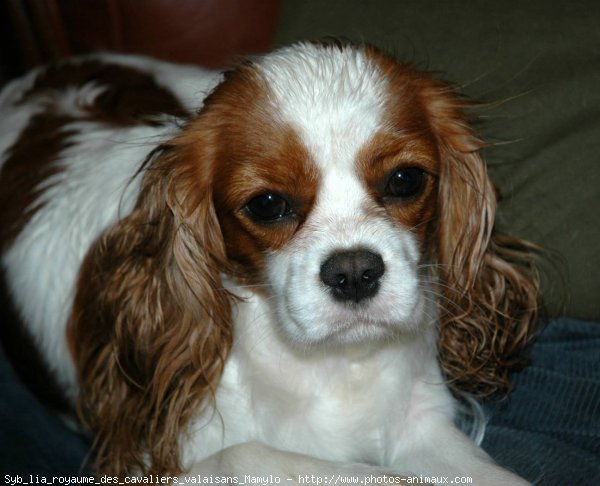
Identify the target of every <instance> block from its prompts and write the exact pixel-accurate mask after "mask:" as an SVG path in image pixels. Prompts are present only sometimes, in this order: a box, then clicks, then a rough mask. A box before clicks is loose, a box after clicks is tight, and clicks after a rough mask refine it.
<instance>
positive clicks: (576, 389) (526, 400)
mask: <svg viewBox="0 0 600 486" xmlns="http://www.w3.org/2000/svg"><path fill="white" fill-rule="evenodd" d="M513 383H514V387H515V388H514V391H513V393H512V394H511V397H510V400H509V401H507V402H505V403H502V404H501V405H496V406H495V407H489V408H488V412H489V413H490V414H491V419H490V422H489V424H488V427H487V429H486V435H485V438H484V441H483V448H484V449H486V450H487V451H488V453H489V454H490V455H491V456H492V457H494V458H495V459H496V461H498V462H499V463H500V464H502V465H504V466H507V467H509V468H510V469H512V470H513V471H515V472H517V473H518V474H520V475H521V476H523V477H524V478H526V479H528V480H530V481H533V482H535V483H537V484H544V485H566V484H579V485H587V484H589V485H600V323H594V322H584V321H577V320H573V319H564V318H563V319H557V320H555V321H552V322H551V323H550V324H549V325H548V326H547V327H546V329H545V330H544V331H543V332H542V333H541V335H540V336H539V338H538V339H537V341H536V344H535V346H534V348H533V356H532V364H531V366H529V367H527V368H525V370H523V371H522V372H521V373H518V374H515V375H514V376H513Z"/></svg>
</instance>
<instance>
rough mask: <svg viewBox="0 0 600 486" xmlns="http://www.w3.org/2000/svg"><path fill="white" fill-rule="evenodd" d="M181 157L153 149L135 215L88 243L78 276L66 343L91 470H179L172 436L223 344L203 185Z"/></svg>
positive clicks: (201, 400) (209, 384) (175, 151)
mask: <svg viewBox="0 0 600 486" xmlns="http://www.w3.org/2000/svg"><path fill="white" fill-rule="evenodd" d="M182 150H183V149H182V147H180V146H176V145H175V146H170V147H162V148H161V149H160V151H159V152H158V156H154V158H153V159H152V160H150V161H149V162H150V165H149V167H148V168H147V169H146V171H145V174H144V178H143V182H142V187H141V193H140V195H139V199H138V202H137V205H136V207H135V209H134V211H133V212H132V213H131V214H130V215H129V216H128V217H126V218H125V219H123V220H122V221H120V222H118V223H116V224H115V225H114V226H112V227H111V228H109V229H108V230H107V231H106V233H105V234H103V235H102V236H101V238H100V239H99V240H98V241H97V242H96V243H95V244H94V246H93V247H92V249H91V250H90V252H89V253H88V255H87V257H86V259H85V261H84V264H83V267H82V271H81V273H80V277H79V285H78V289H79V292H78V293H77V295H76V298H75V304H74V310H73V314H72V317H71V321H70V325H69V333H70V336H69V337H70V342H71V343H72V352H73V355H74V358H75V362H76V367H77V370H78V373H79V382H80V387H81V388H80V394H79V402H78V411H79V414H80V416H81V418H82V420H83V422H84V423H85V424H86V425H87V426H88V427H89V429H91V430H92V431H93V433H94V435H95V436H96V437H97V442H96V452H97V468H98V471H99V472H100V473H106V474H114V475H125V474H131V473H133V472H138V473H139V472H144V473H156V474H164V473H166V472H169V473H171V474H176V473H177V472H178V471H180V466H181V465H180V460H179V452H178V437H179V436H180V434H181V433H182V429H183V428H184V427H185V426H186V424H187V423H188V421H189V419H190V418H191V417H192V414H194V413H195V412H197V411H198V409H199V408H200V407H202V406H203V405H204V404H205V403H206V401H207V400H209V399H210V397H211V395H212V393H213V391H214V389H215V387H216V383H217V381H218V379H219V378H220V376H221V372H222V368H223V365H224V361H225V358H226V356H227V354H228V352H229V349H230V347H231V342H232V329H231V324H230V302H229V299H230V297H231V295H230V294H228V293H227V292H226V291H224V290H222V289H223V285H222V283H221V279H220V270H222V269H223V268H225V267H226V265H227V262H226V256H225V248H224V244H223V240H222V236H221V233H220V228H219V224H218V221H217V217H216V215H215V212H214V208H213V205H212V195H211V191H210V184H209V183H208V181H207V178H208V176H207V175H206V174H199V173H198V171H199V169H198V167H197V166H196V165H192V163H191V162H186V157H185V156H184V155H183V154H182ZM189 159H190V157H189V156H188V157H187V160H189ZM191 159H192V160H195V157H192V158H191ZM205 172H206V170H205ZM202 181H204V184H203V182H202ZM149 464H151V465H152V466H151V467H149Z"/></svg>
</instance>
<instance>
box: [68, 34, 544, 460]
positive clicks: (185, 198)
mask: <svg viewBox="0 0 600 486" xmlns="http://www.w3.org/2000/svg"><path fill="white" fill-rule="evenodd" d="M464 107H465V103H464V101H462V100H461V99H460V98H459V97H457V96H456V95H455V94H454V92H453V90H452V89H451V87H450V86H449V85H448V84H447V83H445V82H442V81H439V80H437V79H435V78H433V77H432V76H430V75H428V74H425V73H421V72H418V71H416V70H415V69H413V68H412V67H410V66H408V65H403V64H398V63H397V62H396V61H394V60H393V59H392V58H390V57H388V56H386V55H384V54H382V53H381V52H379V51H377V50H375V49H373V48H369V47H354V46H326V45H319V44H297V45H295V46H292V47H289V48H284V49H281V50H279V51H276V52H274V53H273V54H270V55H267V56H265V57H263V58H259V59H256V60H255V61H252V62H249V63H247V64H244V65H242V66H240V67H239V68H237V69H236V70H234V71H232V72H230V73H228V74H226V76H225V78H224V80H223V82H222V83H221V84H220V85H219V86H218V87H217V88H216V89H215V90H214V92H213V93H212V94H211V95H210V96H209V97H208V98H207V99H206V100H205V103H204V106H203V108H202V109H201V111H200V112H199V114H198V115H197V116H195V117H194V118H193V119H191V120H189V121H188V122H187V124H186V125H185V126H184V128H183V130H182V132H181V133H180V135H179V136H178V137H177V138H175V139H174V140H172V141H171V142H169V143H167V144H165V145H164V146H163V147H161V148H160V150H158V151H157V152H156V153H155V154H154V156H153V157H152V158H151V159H149V161H148V170H147V171H146V172H145V175H144V181H143V184H142V190H141V194H140V197H139V201H138V204H137V207H136V209H135V210H134V211H133V213H132V214H131V215H130V216H128V217H127V218H125V219H124V220H123V221H121V222H119V223H118V224H116V225H115V226H114V227H112V228H110V229H109V230H108V231H107V232H106V234H105V235H104V236H103V237H102V239H101V240H100V241H99V242H98V244H97V245H96V246H95V247H94V249H93V250H92V251H91V252H90V254H89V255H88V257H87V260H86V263H85V266H84V270H83V272H82V277H81V281H80V288H83V289H85V290H81V291H80V292H79V294H78V298H77V300H76V304H75V310H74V314H73V321H72V325H71V330H72V341H73V342H77V343H78V344H77V347H78V350H76V351H75V355H76V361H77V363H78V367H79V372H80V377H81V382H82V394H81V396H82V407H83V409H84V414H86V415H88V417H91V419H90V420H89V423H90V425H91V427H92V428H94V429H95V430H97V431H99V432H100V434H99V435H100V441H101V446H102V447H101V454H100V457H101V459H106V461H107V462H111V467H114V466H112V464H114V462H115V461H117V463H118V464H122V467H120V469H121V470H126V469H127V468H129V467H131V464H135V463H138V464H139V465H141V466H142V467H143V465H144V459H143V450H147V451H150V455H151V456H152V459H153V461H154V467H155V468H156V469H158V470H173V469H174V468H175V465H176V460H177V456H176V455H173V451H171V450H169V449H168V447H167V445H170V446H173V444H174V443H175V442H176V438H177V435H176V433H177V431H178V430H179V429H180V428H181V427H182V426H183V425H185V423H186V422H187V420H188V419H189V418H190V416H191V415H192V414H193V413H194V412H195V411H196V410H197V408H198V406H200V405H201V404H202V402H203V401H204V400H205V399H206V397H207V396H208V395H210V393H211V391H213V390H214V387H215V386H216V383H217V382H218V379H219V377H220V373H221V371H222V368H223V363H224V361H225V359H226V357H227V353H228V351H229V349H230V346H231V340H232V323H231V313H230V304H231V299H233V298H235V297H234V296H232V295H231V294H229V293H228V292H227V291H226V290H224V284H223V282H222V276H223V275H227V277H228V279H232V280H233V281H235V282H238V283H240V284H243V285H244V286H248V287H249V288H251V289H253V291H254V292H255V293H256V294H257V295H259V296H262V297H265V298H266V299H267V300H268V301H269V302H270V303H271V305H272V306H273V313H274V315H275V316H276V319H277V322H278V325H279V326H281V330H282V331H283V334H284V335H285V336H287V339H289V340H290V342H292V343H299V344H302V345H307V344H309V345H313V344H318V343H321V342H324V341H326V342H335V343H336V344H339V345H344V344H345V343H348V342H352V343H356V342H363V341H372V340H375V339H381V338H386V339H390V338H393V337H394V336H395V335H398V334H401V333H405V332H418V330H419V329H420V328H421V327H422V326H424V325H427V324H434V323H435V322H439V324H438V325H439V335H440V336H439V359H440V362H441V364H442V367H443V369H444V370H445V371H446V374H447V376H448V378H449V379H450V380H453V381H454V382H455V383H456V384H457V386H459V387H462V388H464V389H466V390H467V391H471V392H473V391H475V392H484V393H487V392H489V391H494V390H497V389H504V388H505V387H506V386H507V384H508V381H507V373H508V370H509V369H510V368H511V367H512V366H513V365H514V364H515V363H516V362H517V356H518V354H519V351H520V349H521V348H522V346H523V345H524V344H526V343H527V342H528V340H529V338H530V336H531V322H532V320H533V318H534V315H535V307H536V306H535V299H536V289H537V288H536V284H535V282H534V280H533V279H531V278H530V276H529V274H528V271H527V269H526V267H525V266H523V261H524V260H523V258H522V257H523V255H524V253H525V252H524V250H525V248H526V247H525V244H524V243H522V242H520V241H519V240H516V239H514V238H509V237H506V236H500V235H496V234H495V233H494V231H493V227H494V216H495V209H496V208H495V206H496V198H495V193H494V189H493V187H492V184H491V182H490V180H489V178H488V176H487V173H486V168H485V165H484V163H483V162H482V160H481V158H480V156H479V154H478V151H479V149H480V148H481V146H482V144H481V142H480V141H479V140H478V139H477V138H476V137H475V136H474V135H473V133H472V132H471V130H470V128H469V127H468V124H467V121H466V117H465V115H464V114H463V112H462V110H463V108H464ZM428 302H429V303H431V302H433V303H434V305H435V307H436V308H435V311H434V312H431V311H430V310H431V309H432V307H431V306H428V305H426V303H428ZM140 390H144V392H143V393H142V392H141V391H140ZM103 393H108V394H109V395H108V396H102V394H103ZM141 404H143V406H141ZM128 412H129V413H128ZM132 416H135V419H132V418H131V417H132ZM123 417H127V420H129V421H130V422H131V421H133V422H134V423H133V424H131V423H126V422H125V421H124V420H123ZM136 437H137V439H136ZM165 437H167V439H165ZM136 441H138V443H139V444H140V445H138V446H135V447H132V442H134V443H135V442H136ZM121 442H122V443H123V447H122V448H119V447H118V446H115V444H119V443H121ZM136 447H137V448H136ZM120 461H122V462H120Z"/></svg>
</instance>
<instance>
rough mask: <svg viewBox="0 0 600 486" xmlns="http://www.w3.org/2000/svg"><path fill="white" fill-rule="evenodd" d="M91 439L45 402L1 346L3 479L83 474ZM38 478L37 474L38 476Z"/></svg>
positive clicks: (0, 462)
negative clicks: (26, 383) (21, 377)
mask: <svg viewBox="0 0 600 486" xmlns="http://www.w3.org/2000/svg"><path fill="white" fill-rule="evenodd" d="M88 449H89V443H88V441H87V440H86V439H85V438H84V437H82V436H81V435H79V434H77V433H75V432H73V431H72V430H71V429H69V428H68V427H67V426H66V425H65V423H64V422H63V421H62V420H61V419H60V418H59V417H58V416H56V415H55V414H54V413H52V412H51V411H49V410H47V409H46V408H45V407H44V406H43V405H41V404H40V403H39V402H38V401H37V399H36V398H35V397H34V396H33V395H32V393H31V392H30V391H29V390H28V389H27V388H26V387H25V386H24V385H23V384H22V383H21V382H20V381H19V378H18V377H17V376H16V375H15V372H14V371H13V369H12V367H11V366H10V364H9V363H8V362H7V361H6V358H5V356H4V353H2V351H1V348H0V473H2V474H1V475H0V479H1V480H4V479H5V478H4V475H5V474H11V475H13V476H14V475H21V476H22V477H23V478H29V475H30V474H34V475H35V474H40V475H44V476H47V477H50V476H73V475H81V474H84V473H87V472H89V471H85V469H84V468H82V464H84V462H85V461H84V460H85V457H86V454H87V452H88ZM34 480H35V478H34Z"/></svg>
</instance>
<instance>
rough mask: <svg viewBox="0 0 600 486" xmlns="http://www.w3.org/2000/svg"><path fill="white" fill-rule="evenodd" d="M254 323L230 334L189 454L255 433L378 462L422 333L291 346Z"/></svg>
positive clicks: (408, 395)
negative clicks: (396, 339)
mask: <svg viewBox="0 0 600 486" xmlns="http://www.w3.org/2000/svg"><path fill="white" fill-rule="evenodd" d="M254 324H256V323H254ZM257 327H260V329H248V328H246V329H245V330H243V331H241V332H240V333H238V336H237V338H236V342H235V344H234V349H233V351H232V353H231V355H230V357H229V359H228V361H227V364H226V367H225V371H224V374H223V377H222V379H221V382H220V384H219V388H218V390H217V394H216V405H217V410H218V413H209V414H207V415H206V416H204V417H202V418H200V419H199V420H198V421H197V422H196V424H195V426H194V433H193V437H194V439H193V442H194V445H193V447H192V449H193V452H194V456H195V457H194V458H193V459H194V460H198V459H200V458H202V457H206V456H208V455H210V454H211V453H213V452H216V451H218V450H219V449H222V448H224V447H227V446H229V445H234V444H237V443H242V442H248V441H255V440H256V441H260V442H263V443H265V444H267V445H270V446H272V447H275V448H278V449H282V450H288V451H295V452H300V453H305V454H309V455H313V456H317V457H320V458H322V459H329V460H334V461H362V462H364V461H367V462H374V463H384V462H385V461H386V458H385V457H384V456H385V454H386V452H385V451H387V450H389V449H390V447H389V445H390V442H391V441H395V440H397V439H398V437H399V436H400V435H401V434H402V431H403V430H404V428H405V421H406V420H407V417H408V416H409V415H410V409H411V407H413V405H414V403H413V395H414V393H413V390H414V388H415V383H417V381H418V380H419V378H420V375H421V374H422V370H421V369H415V366H419V368H420V367H421V364H420V363H422V362H423V361H422V359H418V356H419V355H422V353H423V352H424V349H423V348H425V347H427V346H428V344H427V340H421V339H417V340H412V341H411V344H410V345H400V346H396V345H394V346H391V345H373V346H361V347H357V348H356V349H352V350H346V351H345V352H340V350H331V349H330V350H328V349H327V348H323V349H319V350H314V351H312V352H310V353H309V352H308V351H307V352H305V353H294V352H290V349H289V348H287V347H286V346H285V344H283V343H282V342H281V341H280V339H279V338H278V336H277V333H276V332H273V329H269V326H268V325H264V326H257ZM414 363H417V365H415V364H414Z"/></svg>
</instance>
